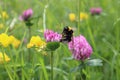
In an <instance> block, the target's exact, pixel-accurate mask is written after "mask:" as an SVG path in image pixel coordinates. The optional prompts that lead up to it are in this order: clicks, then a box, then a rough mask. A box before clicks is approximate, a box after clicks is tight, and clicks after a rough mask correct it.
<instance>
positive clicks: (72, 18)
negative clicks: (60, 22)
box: [69, 13, 76, 21]
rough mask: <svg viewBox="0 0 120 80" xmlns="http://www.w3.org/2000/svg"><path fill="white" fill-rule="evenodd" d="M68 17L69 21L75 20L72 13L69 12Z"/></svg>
mask: <svg viewBox="0 0 120 80" xmlns="http://www.w3.org/2000/svg"><path fill="white" fill-rule="evenodd" d="M69 19H70V21H75V19H76V16H75V14H74V13H70V14H69Z"/></svg>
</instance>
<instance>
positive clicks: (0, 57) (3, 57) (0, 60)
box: [0, 52, 10, 63]
mask: <svg viewBox="0 0 120 80" xmlns="http://www.w3.org/2000/svg"><path fill="white" fill-rule="evenodd" d="M9 61H10V58H9V57H8V56H7V55H6V53H2V52H0V63H4V62H9Z"/></svg>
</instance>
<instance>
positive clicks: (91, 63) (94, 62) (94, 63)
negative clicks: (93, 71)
mask: <svg viewBox="0 0 120 80" xmlns="http://www.w3.org/2000/svg"><path fill="white" fill-rule="evenodd" d="M86 64H87V65H88V66H102V65H103V64H102V60H101V59H92V60H88V61H87V63H86Z"/></svg>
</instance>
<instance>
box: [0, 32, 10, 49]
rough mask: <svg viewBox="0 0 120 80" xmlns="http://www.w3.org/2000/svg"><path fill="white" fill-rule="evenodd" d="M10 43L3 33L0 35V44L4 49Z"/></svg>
mask: <svg viewBox="0 0 120 80" xmlns="http://www.w3.org/2000/svg"><path fill="white" fill-rule="evenodd" d="M10 43H11V41H10V39H9V36H8V35H7V34H5V33H2V34H0V44H1V45H2V46H4V47H7V46H9V45H10Z"/></svg>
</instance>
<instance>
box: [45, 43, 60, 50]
mask: <svg viewBox="0 0 120 80" xmlns="http://www.w3.org/2000/svg"><path fill="white" fill-rule="evenodd" d="M59 46H60V43H59V42H48V43H47V49H48V50H50V51H55V50H56V49H58V48H59Z"/></svg>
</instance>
